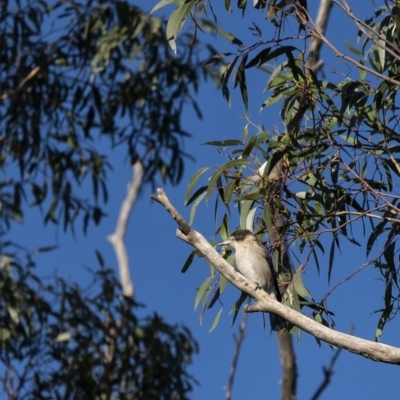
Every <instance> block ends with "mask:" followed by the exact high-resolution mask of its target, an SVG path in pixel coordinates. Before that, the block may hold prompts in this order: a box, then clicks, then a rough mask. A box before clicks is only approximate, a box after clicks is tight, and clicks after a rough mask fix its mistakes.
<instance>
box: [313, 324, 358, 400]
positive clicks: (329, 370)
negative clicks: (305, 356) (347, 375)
mask: <svg viewBox="0 0 400 400" xmlns="http://www.w3.org/2000/svg"><path fill="white" fill-rule="evenodd" d="M353 332H354V328H353V327H351V328H350V332H349V334H350V335H352V334H353ZM341 351H342V349H335V351H334V353H333V356H332V359H331V362H330V363H329V365H328V366H327V367H325V366H324V367H322V370H323V372H324V380H323V381H322V382H321V384H320V385H319V387H318V388H317V390H316V392H315V393H314V396H313V397H312V398H311V400H317V399H319V397H320V396H321V394H322V392H323V391H324V390H325V389H326V388H327V387H328V385H329V384H330V383H331V378H332V376H333V374H334V371H333V367H334V366H335V363H336V361H337V359H338V358H339V355H340V353H341Z"/></svg>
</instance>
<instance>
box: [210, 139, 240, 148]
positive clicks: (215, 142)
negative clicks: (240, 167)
mask: <svg viewBox="0 0 400 400" xmlns="http://www.w3.org/2000/svg"><path fill="white" fill-rule="evenodd" d="M203 144H207V145H209V146H218V147H228V146H240V145H242V146H244V143H243V142H242V141H241V140H212V141H211V142H205V143H203Z"/></svg>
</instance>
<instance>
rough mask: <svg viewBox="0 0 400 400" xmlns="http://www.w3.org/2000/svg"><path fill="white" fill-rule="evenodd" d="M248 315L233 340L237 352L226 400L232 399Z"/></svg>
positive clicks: (226, 390)
mask: <svg viewBox="0 0 400 400" xmlns="http://www.w3.org/2000/svg"><path fill="white" fill-rule="evenodd" d="M247 315H248V314H247V313H243V318H242V322H241V323H240V325H239V332H238V334H237V336H236V335H233V340H234V341H235V352H234V354H233V360H232V365H231V369H230V371H229V379H228V386H226V387H225V389H224V392H225V399H226V400H231V399H232V388H233V383H234V381H235V376H236V369H237V364H238V361H239V354H240V349H241V347H242V343H243V341H244V339H245V337H246V326H247Z"/></svg>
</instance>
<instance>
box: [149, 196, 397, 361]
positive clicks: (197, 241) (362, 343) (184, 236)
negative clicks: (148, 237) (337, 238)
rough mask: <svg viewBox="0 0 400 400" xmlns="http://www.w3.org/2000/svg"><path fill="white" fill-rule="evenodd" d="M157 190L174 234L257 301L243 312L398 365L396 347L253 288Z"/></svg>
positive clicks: (362, 354) (375, 359) (156, 199)
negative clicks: (343, 329) (334, 325)
mask: <svg viewBox="0 0 400 400" xmlns="http://www.w3.org/2000/svg"><path fill="white" fill-rule="evenodd" d="M157 192H158V194H155V195H152V196H151V197H152V199H154V200H155V201H157V202H158V203H160V204H161V205H163V206H164V207H165V208H166V209H167V211H168V212H169V213H170V214H171V215H172V217H173V218H174V219H175V220H176V222H177V223H178V225H179V226H180V228H181V229H178V230H177V232H176V235H177V237H178V238H179V239H181V240H183V241H184V242H186V243H189V244H190V245H192V246H193V247H194V248H196V249H197V250H198V251H200V252H201V253H202V254H203V255H204V257H205V258H206V259H207V260H208V261H209V262H210V263H211V264H212V265H214V267H215V268H216V269H217V270H218V271H219V272H220V273H221V274H222V275H223V276H224V277H225V278H226V279H228V280H229V282H231V283H232V284H234V285H235V286H236V287H237V288H238V289H239V290H241V291H243V292H245V293H246V294H248V295H249V296H251V297H253V298H254V299H255V300H256V303H255V304H254V305H252V306H248V307H246V308H245V311H246V312H268V313H274V314H277V315H279V316H281V317H282V318H284V319H286V320H287V321H289V322H291V323H292V324H293V325H295V326H297V327H298V328H300V329H302V330H304V331H305V332H308V333H310V334H311V335H313V336H315V337H316V338H317V339H320V340H322V341H324V342H327V343H329V344H331V345H333V346H337V347H340V348H344V349H346V350H348V351H350V352H352V353H356V354H359V355H361V356H363V357H366V358H369V359H371V360H374V361H378V362H385V363H389V364H396V365H400V349H399V348H396V347H392V346H388V345H385V344H382V343H376V342H373V341H370V340H365V339H361V338H357V337H354V336H352V335H348V334H345V333H341V332H338V331H335V330H332V329H330V328H328V327H326V326H323V325H322V324H319V323H318V322H316V321H314V320H312V319H310V318H308V317H306V316H305V315H303V314H301V313H299V312H297V311H295V310H292V309H291V308H289V307H286V306H285V305H283V304H281V303H279V302H278V301H275V300H273V299H272V298H271V297H270V296H269V295H268V294H267V293H266V292H265V291H263V290H257V289H256V288H255V287H254V282H250V281H248V280H247V279H246V278H245V277H244V276H243V275H241V274H240V273H238V272H237V271H236V270H235V269H234V268H232V266H231V265H230V264H229V263H228V262H227V261H226V260H224V258H223V257H222V256H221V255H220V254H218V253H217V251H216V250H215V248H214V247H213V246H211V244H210V243H209V242H208V241H207V240H206V239H205V238H204V237H203V236H202V235H201V234H200V233H199V232H197V231H195V230H194V229H191V228H190V226H189V225H188V224H187V222H186V221H185V220H184V219H183V217H182V216H181V215H180V214H179V213H178V212H177V210H176V209H175V208H174V207H173V205H172V204H171V203H170V201H169V199H168V197H167V195H166V194H165V191H164V190H163V189H158V190H157ZM184 230H185V231H187V233H184Z"/></svg>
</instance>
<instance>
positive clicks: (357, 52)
mask: <svg viewBox="0 0 400 400" xmlns="http://www.w3.org/2000/svg"><path fill="white" fill-rule="evenodd" d="M344 43H345V45H346V47H347V48H348V49H349V50H350V51H351V52H352V53H353V54H356V55H357V56H361V55H362V51H361V50H358V49H356V48H355V47H353V46H352V45H351V44H350V43H349V42H348V41H347V40H346V39H345V40H344Z"/></svg>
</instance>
